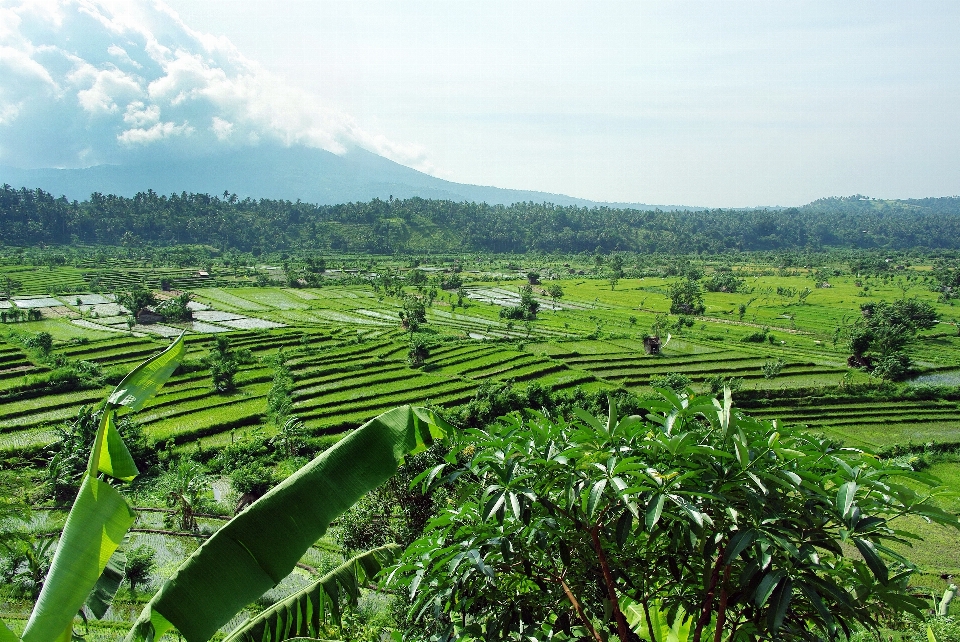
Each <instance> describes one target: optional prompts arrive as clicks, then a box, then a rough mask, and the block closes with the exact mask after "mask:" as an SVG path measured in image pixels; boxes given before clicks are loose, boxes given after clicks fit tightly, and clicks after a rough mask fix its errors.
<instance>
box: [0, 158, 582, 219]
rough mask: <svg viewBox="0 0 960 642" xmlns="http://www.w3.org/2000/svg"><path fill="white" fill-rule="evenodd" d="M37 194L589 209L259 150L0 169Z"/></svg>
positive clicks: (400, 168)
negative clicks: (231, 196) (400, 201)
mask: <svg viewBox="0 0 960 642" xmlns="http://www.w3.org/2000/svg"><path fill="white" fill-rule="evenodd" d="M4 182H5V183H9V184H10V185H13V186H14V187H22V186H28V187H39V188H41V189H43V190H45V191H47V192H50V193H52V194H55V195H57V196H60V195H64V196H66V197H67V198H68V199H70V200H74V199H86V198H89V197H90V195H91V194H93V193H94V192H100V193H104V194H115V195H117V196H127V197H132V196H134V195H136V194H137V193H138V192H146V191H147V190H148V189H152V190H153V191H155V192H157V193H158V194H180V193H182V192H188V193H209V194H222V193H223V192H224V191H227V192H229V193H232V194H236V195H237V196H238V197H239V198H247V197H250V198H267V199H290V200H293V201H297V200H300V201H304V202H309V203H319V204H324V205H331V204H335V203H349V202H352V201H369V200H372V199H375V198H380V199H383V200H387V199H389V197H390V196H394V197H395V198H411V197H414V196H418V197H420V198H429V199H444V200H453V201H476V202H486V203H492V204H509V203H516V202H521V201H550V202H552V203H558V204H561V205H592V204H593V203H592V202H591V201H587V200H584V199H578V198H572V197H570V196H563V195H560V194H548V193H546V192H534V191H524V190H511V189H500V188H497V187H485V186H480V185H466V184H462V183H454V182H451V181H445V180H443V179H440V178H435V177H433V176H430V175H428V174H424V173H422V172H418V171H417V170H415V169H411V168H409V167H405V166H404V165H400V164H398V163H395V162H393V161H391V160H388V159H386V158H384V157H382V156H378V155H376V154H373V153H371V152H368V151H366V150H364V149H361V148H354V149H352V150H351V151H350V152H348V153H346V154H343V155H337V154H333V153H331V152H327V151H324V150H322V149H312V148H308V147H279V146H268V145H264V146H261V147H256V148H245V149H241V150H234V151H226V152H220V153H218V154H215V155H209V156H202V157H196V158H186V159H179V160H177V159H174V158H172V157H168V156H161V157H157V158H156V159H153V160H149V161H140V162H139V163H132V164H125V165H96V166H93V167H87V168H83V169H15V168H12V167H0V184H2V183H4Z"/></svg>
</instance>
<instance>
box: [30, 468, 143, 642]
mask: <svg viewBox="0 0 960 642" xmlns="http://www.w3.org/2000/svg"><path fill="white" fill-rule="evenodd" d="M135 517H136V516H135V514H134V512H133V510H131V508H130V506H129V505H127V502H126V500H125V499H124V498H123V497H122V496H121V495H120V493H119V492H117V490H116V489H114V488H113V487H112V486H110V484H108V483H106V482H105V481H102V480H99V479H96V478H95V477H92V476H90V475H85V476H84V479H83V484H82V485H81V486H80V492H79V493H78V494H77V500H76V502H74V504H73V508H72V509H71V511H70V514H69V515H68V516H67V522H66V524H65V525H64V527H63V535H62V536H61V537H60V544H59V545H58V546H57V552H56V553H55V554H54V556H53V561H52V562H51V564H50V573H49V574H48V575H47V579H46V581H45V582H44V584H43V590H42V591H41V592H40V597H39V599H38V600H37V604H36V606H35V607H34V609H33V613H32V614H31V615H30V621H29V622H27V627H26V628H25V629H24V631H23V640H24V642H50V641H51V640H54V639H57V638H58V637H59V636H60V635H62V634H63V632H64V631H65V630H66V629H67V628H68V627H70V626H71V625H72V623H73V618H74V616H75V615H76V614H77V612H78V611H79V610H80V607H81V606H83V603H84V601H85V600H86V599H87V595H89V593H90V589H91V587H92V586H93V585H94V584H95V583H96V582H97V579H98V578H99V577H100V575H101V574H102V573H103V569H104V568H105V567H106V566H107V562H108V561H109V560H110V556H111V555H113V552H114V551H115V550H116V549H117V546H119V545H120V542H121V541H122V540H123V536H124V534H126V532H127V529H128V528H130V526H131V525H132V524H133V521H134V519H135Z"/></svg>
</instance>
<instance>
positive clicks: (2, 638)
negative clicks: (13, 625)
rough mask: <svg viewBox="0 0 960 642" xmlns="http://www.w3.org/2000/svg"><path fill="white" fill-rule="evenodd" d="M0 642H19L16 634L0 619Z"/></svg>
mask: <svg viewBox="0 0 960 642" xmlns="http://www.w3.org/2000/svg"><path fill="white" fill-rule="evenodd" d="M0 642H20V638H18V637H17V634H16V633H14V632H13V631H11V630H10V628H9V627H8V626H7V624H6V623H5V622H2V621H0Z"/></svg>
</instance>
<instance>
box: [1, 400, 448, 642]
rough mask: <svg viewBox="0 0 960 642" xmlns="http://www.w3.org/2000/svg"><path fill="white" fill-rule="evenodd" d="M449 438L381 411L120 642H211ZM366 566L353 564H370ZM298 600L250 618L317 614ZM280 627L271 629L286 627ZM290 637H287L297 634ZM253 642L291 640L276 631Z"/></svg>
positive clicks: (220, 540) (418, 417) (170, 587)
mask: <svg viewBox="0 0 960 642" xmlns="http://www.w3.org/2000/svg"><path fill="white" fill-rule="evenodd" d="M449 430H450V426H449V424H447V423H446V422H445V421H444V420H443V419H441V418H440V417H439V416H438V415H436V414H435V413H434V412H432V411H430V410H427V409H425V408H414V407H411V406H401V407H399V408H394V409H393V410H388V411H387V412H385V413H383V414H382V415H380V416H378V417H375V418H374V419H371V420H370V421H369V422H367V423H366V424H364V425H363V426H361V427H360V428H358V429H356V430H354V431H353V432H352V433H350V434H349V435H348V436H347V437H345V438H344V439H342V440H340V441H339V442H338V443H337V445H336V446H334V447H333V448H331V449H329V450H327V451H326V452H324V453H322V454H321V455H319V456H318V457H317V458H315V459H314V460H313V461H311V462H310V463H308V464H307V465H306V466H304V467H303V468H301V469H300V470H298V471H297V472H296V473H294V474H293V475H291V476H290V477H288V478H287V479H286V480H284V481H283V482H281V483H280V484H279V485H277V486H276V487H274V488H273V489H272V490H270V492H268V493H267V494H266V495H264V496H263V497H261V498H260V499H258V500H257V501H256V502H254V503H253V504H251V505H250V506H249V507H248V508H247V509H245V510H244V511H243V512H242V513H240V514H239V515H237V516H236V517H234V518H233V519H232V520H230V521H229V522H227V523H226V524H225V525H224V526H223V527H222V528H221V529H220V530H218V531H217V532H216V533H215V534H214V535H213V536H212V537H211V538H210V539H208V540H207V541H205V542H204V543H203V545H202V546H200V548H198V549H197V550H196V551H195V552H194V553H193V555H191V556H190V557H189V558H187V559H186V560H185V561H184V563H183V564H182V565H181V566H180V568H179V569H178V570H177V571H176V572H175V573H174V575H173V577H171V578H170V579H169V580H167V581H166V582H165V583H164V584H163V586H162V587H161V588H160V590H159V591H158V592H157V593H156V595H154V597H153V598H152V599H151V600H150V602H148V603H147V605H146V606H145V607H144V609H143V612H142V613H141V614H140V617H139V618H138V619H137V621H136V622H135V623H134V625H133V628H132V629H131V630H130V631H129V633H128V634H127V637H126V638H125V639H126V642H154V641H156V640H159V639H160V637H161V636H162V635H163V634H164V633H165V632H166V631H168V630H170V629H172V628H174V627H175V628H176V629H177V631H178V632H179V634H180V635H181V636H183V638H184V639H185V640H187V642H205V641H206V640H209V639H210V638H211V637H212V636H213V635H214V633H216V632H217V630H218V629H220V627H222V626H223V625H224V624H226V623H227V622H229V621H230V620H231V619H232V618H233V617H234V616H235V615H236V614H237V613H239V612H240V611H241V610H242V609H243V608H244V607H246V606H247V605H248V604H250V603H251V602H253V601H254V600H256V599H257V598H258V597H260V596H261V595H263V594H264V593H265V592H266V591H268V590H269V589H271V588H273V587H275V586H276V585H277V584H279V583H280V581H281V580H282V579H283V578H284V577H286V576H287V575H288V574H289V573H290V572H291V571H292V570H293V568H294V566H295V565H296V563H297V562H298V561H299V560H300V558H301V557H302V556H303V554H304V553H305V552H306V550H307V549H308V548H309V547H310V546H311V545H313V544H314V543H315V542H316V541H317V540H318V539H320V538H321V537H323V535H324V533H325V532H326V530H327V527H328V526H329V525H330V522H332V521H333V520H334V519H336V518H337V516H339V515H340V514H342V513H343V512H344V511H346V510H347V509H348V508H350V507H351V506H352V505H353V504H354V503H356V501H357V500H358V499H360V498H361V497H362V496H363V495H364V494H366V493H367V492H369V491H371V490H373V489H374V488H376V487H377V486H379V485H380V484H382V483H383V482H385V481H386V480H387V479H389V478H390V477H392V476H393V474H394V473H396V471H397V469H398V468H399V466H400V464H401V463H402V462H403V460H404V458H405V457H406V456H407V455H410V454H416V453H418V452H421V451H423V450H425V449H426V448H427V447H429V446H430V445H431V444H432V443H433V442H434V439H436V438H441V437H443V436H444V435H445V434H446V432H447V431H449ZM371 559H374V558H366V559H365V560H364V561H360V560H358V563H360V564H368V563H370V560H371ZM377 563H378V564H379V563H380V562H379V561H378V562H377ZM369 568H370V569H371V570H372V567H369ZM342 579H343V574H341V575H338V576H337V578H335V579H333V580H330V581H327V582H326V583H325V584H322V586H323V590H324V591H326V592H325V593H324V594H325V595H326V596H327V597H326V598H325V599H326V603H327V604H328V606H327V607H325V608H326V609H327V610H326V612H327V613H330V614H335V613H337V612H338V611H337V609H339V598H338V597H337V596H338V594H339V589H338V588H336V587H335V586H334V583H335V582H340V581H341V580H342ZM340 586H346V585H344V584H342V583H341V584H340ZM317 595H320V593H315V596H317ZM327 598H329V599H327ZM291 599H292V598H291ZM318 599H319V598H318ZM351 599H352V598H351ZM298 600H299V598H296V599H294V602H296V607H293V606H291V608H294V610H295V612H294V613H293V614H292V615H289V614H288V613H286V612H285V613H283V614H271V613H266V614H261V616H258V617H260V618H265V619H266V620H268V621H271V622H273V624H274V625H276V623H277V622H278V621H279V620H278V619H277V618H281V619H283V618H287V617H293V618H296V617H297V614H298V613H299V614H300V615H304V614H306V613H308V612H309V610H310V609H314V611H312V612H310V615H311V617H312V616H313V615H314V614H316V610H315V609H316V608H319V607H318V606H317V602H311V601H310V600H309V599H308V600H306V601H303V602H301V601H298ZM308 604H312V605H313V606H308ZM271 618H273V619H271ZM333 620H336V616H335V615H334V617H333ZM324 621H325V622H326V621H330V620H328V619H325V620H324ZM284 622H285V623H284V624H283V626H282V627H279V628H281V629H282V628H284V627H286V626H288V624H290V621H289V620H284ZM295 628H296V626H294V629H295ZM294 629H291V632H292V633H294V634H299V629H296V630H294ZM284 630H285V629H284ZM237 635H238V636H240V633H238V634H237ZM237 639H249V638H245V637H238V638H237ZM257 639H258V640H261V639H264V640H271V642H277V641H279V640H287V639H290V638H289V636H288V635H287V634H281V632H280V631H279V630H278V629H277V628H274V629H272V630H270V631H268V633H267V636H266V637H257ZM0 642H2V641H0Z"/></svg>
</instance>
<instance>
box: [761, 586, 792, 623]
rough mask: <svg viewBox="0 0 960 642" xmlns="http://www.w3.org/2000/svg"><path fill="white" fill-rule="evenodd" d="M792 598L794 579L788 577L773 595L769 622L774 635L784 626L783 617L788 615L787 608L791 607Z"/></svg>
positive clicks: (768, 617) (768, 615)
mask: <svg viewBox="0 0 960 642" xmlns="http://www.w3.org/2000/svg"><path fill="white" fill-rule="evenodd" d="M791 598H793V580H791V579H790V578H789V577H788V578H786V579H784V580H783V581H782V582H781V583H780V585H779V586H778V587H777V590H776V592H775V593H774V595H773V604H772V605H771V608H770V611H769V613H768V614H767V624H768V625H769V627H770V630H771V631H773V633H774V635H776V633H777V631H779V630H780V627H781V626H783V619H784V618H785V617H786V615H787V609H788V608H790V600H791Z"/></svg>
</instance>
